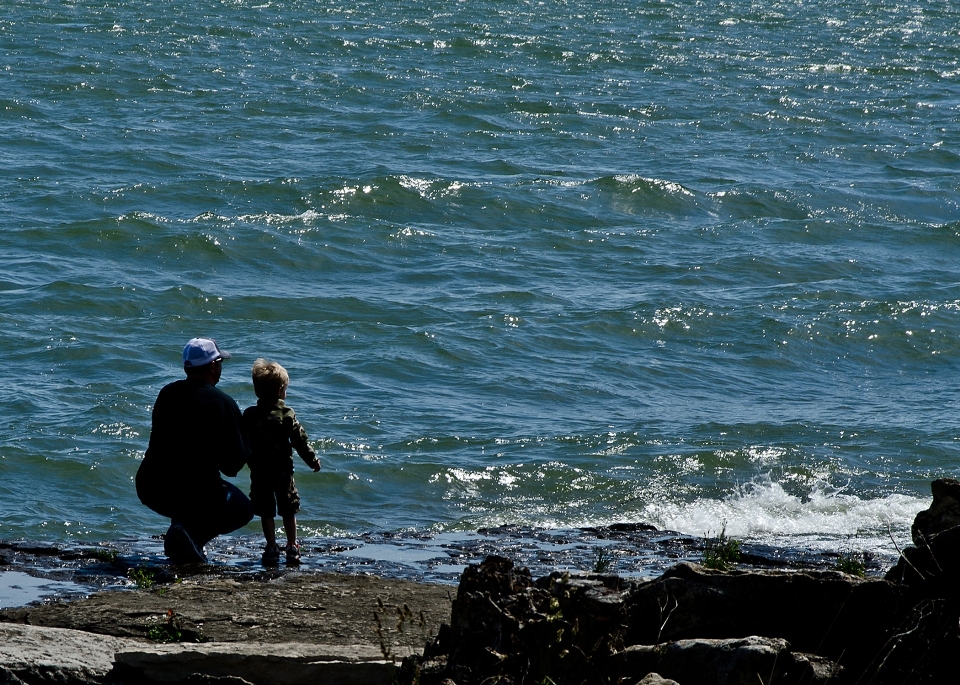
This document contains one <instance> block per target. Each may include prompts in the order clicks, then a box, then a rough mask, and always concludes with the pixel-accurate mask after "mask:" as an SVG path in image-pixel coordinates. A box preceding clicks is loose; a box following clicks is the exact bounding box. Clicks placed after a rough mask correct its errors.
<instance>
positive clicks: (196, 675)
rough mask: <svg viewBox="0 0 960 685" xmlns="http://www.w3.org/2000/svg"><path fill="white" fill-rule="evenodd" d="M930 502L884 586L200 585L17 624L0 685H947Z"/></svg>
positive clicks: (0, 634) (953, 627)
mask: <svg viewBox="0 0 960 685" xmlns="http://www.w3.org/2000/svg"><path fill="white" fill-rule="evenodd" d="M933 495H934V501H933V505H932V506H931V508H930V509H929V510H927V511H925V512H921V513H920V514H919V515H918V516H917V520H916V522H915V524H914V527H913V539H914V543H915V545H914V546H912V547H910V548H908V549H905V550H903V553H902V554H901V556H900V559H899V561H898V562H897V564H896V565H895V566H894V567H893V568H891V569H890V570H889V572H888V573H887V574H886V576H885V577H882V578H881V577H876V576H874V577H857V576H856V575H850V574H847V573H843V572H840V571H836V570H826V569H824V568H822V567H820V568H817V567H814V568H796V567H795V566H794V567H782V568H769V567H761V568H757V567H756V566H754V567H751V566H750V565H749V563H747V564H739V565H736V566H734V567H733V568H732V569H730V570H725V571H724V570H711V569H707V568H704V567H703V566H700V565H697V564H693V563H690V562H689V561H681V562H680V563H677V564H675V565H674V566H672V567H670V568H668V569H667V570H666V571H665V572H663V573H662V574H660V575H659V576H658V577H655V578H636V577H633V578H631V577H625V576H624V575H618V574H616V573H592V572H575V571H573V572H572V571H553V572H550V573H546V574H544V575H542V576H540V577H539V578H535V577H534V576H533V574H532V573H531V572H530V571H529V570H528V569H527V568H525V567H522V566H519V565H517V564H515V562H514V560H512V559H510V558H507V557H505V556H500V555H496V554H491V555H488V556H487V557H486V558H485V559H484V560H483V561H482V563H479V564H476V563H474V564H469V565H467V566H466V568H465V570H464V571H463V573H462V575H461V578H460V582H459V586H458V587H456V588H454V587H453V586H451V585H438V584H429V583H420V582H413V581H409V580H403V579H389V578H379V577H374V576H369V575H350V574H343V573H316V572H309V571H308V572H286V573H285V572H282V571H266V572H257V573H244V574H223V573H214V574H209V573H201V574H197V575H189V574H188V575H186V576H183V577H173V576H171V577H167V578H158V579H157V583H156V584H155V585H154V586H153V587H150V588H145V589H138V590H130V591H123V592H116V591H111V592H99V593H95V594H93V595H91V596H90V597H87V598H83V599H76V600H69V601H57V602H50V603H46V604H39V605H31V606H25V607H18V608H11V609H4V610H2V611H0V685H7V684H11V685H21V684H26V685H34V684H44V685H46V684H47V683H51V684H52V683H59V684H62V685H133V684H135V683H138V684H139V683H142V684H145V685H149V684H152V683H223V684H230V685H243V684H244V683H249V684H253V685H273V684H274V683H276V684H277V685H280V684H281V683H286V684H289V683H308V682H323V683H384V684H385V685H386V684H388V683H392V682H398V683H400V684H401V685H413V684H414V683H418V684H420V685H474V684H475V685H481V684H492V683H499V684H500V685H520V684H521V683H537V684H549V683H552V684H553V685H567V684H569V685H580V684H582V683H609V684H611V685H613V684H620V685H638V684H639V683H643V684H644V685H651V684H652V683H664V682H666V683H669V682H671V681H672V682H676V683H680V685H714V684H716V685H720V684H724V685H739V684H740V683H743V684H744V685H746V684H747V683H750V684H751V685H755V684H756V683H758V682H761V683H764V684H771V683H777V684H778V685H779V684H783V685H790V684H794V683H795V684H796V685H801V684H802V685H807V684H810V685H814V684H820V683H823V684H824V685H825V684H826V683H830V684H836V685H845V684H847V683H850V684H851V685H853V684H855V683H874V684H875V685H884V684H887V683H889V684H891V685H892V684H893V683H903V682H909V683H942V682H952V680H951V677H952V676H949V677H946V679H945V675H944V674H945V673H949V672H950V666H951V661H952V656H953V654H954V652H955V650H956V648H957V647H958V646H960V629H958V625H960V601H958V597H957V593H958V590H957V589H956V588H958V587H960V584H958V583H957V580H960V546H958V545H957V544H955V543H957V542H960V482H957V481H954V480H950V479H943V480H939V481H936V482H934V484H933ZM614 532H615V531H614ZM598 561H600V560H598ZM746 561H747V562H750V561H751V559H750V557H749V556H748V557H747V558H746Z"/></svg>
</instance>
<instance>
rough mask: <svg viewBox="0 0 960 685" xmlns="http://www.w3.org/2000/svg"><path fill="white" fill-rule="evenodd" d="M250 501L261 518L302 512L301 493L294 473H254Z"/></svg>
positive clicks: (254, 511) (255, 513) (251, 478)
mask: <svg viewBox="0 0 960 685" xmlns="http://www.w3.org/2000/svg"><path fill="white" fill-rule="evenodd" d="M250 501H251V502H252V503H253V513H254V515H256V516H259V517H261V518H273V517H274V516H276V515H277V514H280V516H291V515H292V514H296V513H297V512H298V511H300V493H298V492H297V486H296V484H295V483H294V482H293V474H292V473H268V474H257V473H252V474H251V476H250Z"/></svg>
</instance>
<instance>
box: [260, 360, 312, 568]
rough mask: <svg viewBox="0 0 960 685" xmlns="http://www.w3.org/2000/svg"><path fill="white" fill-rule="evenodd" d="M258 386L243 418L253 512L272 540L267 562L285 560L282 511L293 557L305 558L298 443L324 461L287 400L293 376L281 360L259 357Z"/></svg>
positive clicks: (307, 456) (306, 454)
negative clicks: (280, 541)
mask: <svg viewBox="0 0 960 685" xmlns="http://www.w3.org/2000/svg"><path fill="white" fill-rule="evenodd" d="M252 375H253V389H254V391H255V392H256V393H257V403H256V404H255V405H254V406H252V407H247V409H246V410H245V411H244V412H243V422H244V425H245V426H246V429H247V433H248V434H249V436H250V443H251V446H252V447H253V456H252V457H251V458H250V500H251V501H252V503H253V513H254V514H256V515H257V516H259V517H260V522H261V523H262V525H263V535H264V537H266V539H267V546H266V548H265V549H264V552H263V563H264V564H276V563H278V562H279V561H280V547H278V546H277V532H276V528H274V523H273V517H274V516H276V515H277V513H278V512H279V514H280V516H281V517H282V518H283V529H284V531H285V532H286V534H287V563H288V564H297V563H299V562H300V547H299V546H298V545H297V512H298V511H300V495H299V494H298V493H297V486H296V485H295V484H294V482H293V449H294V448H296V450H297V454H299V455H300V457H301V458H302V459H303V460H304V461H305V462H306V463H307V466H309V467H310V468H311V469H313V470H314V471H319V470H320V461H319V460H318V459H317V455H316V454H315V453H314V451H313V449H312V448H311V447H310V445H309V443H308V442H307V433H306V431H304V430H303V426H301V425H300V422H299V421H297V416H296V414H294V412H293V409H291V408H290V407H288V406H286V405H285V404H284V402H283V401H284V399H286V397H287V386H289V385H290V376H289V375H288V374H287V370H286V369H284V368H283V367H282V366H280V365H279V364H278V363H276V362H271V361H267V360H266V359H257V361H255V362H254V363H253V370H252Z"/></svg>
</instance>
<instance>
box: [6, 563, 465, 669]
mask: <svg viewBox="0 0 960 685" xmlns="http://www.w3.org/2000/svg"><path fill="white" fill-rule="evenodd" d="M453 593H454V590H453V588H450V587H448V586H445V585H427V584H422V583H413V582H408V581H400V580H388V579H383V578H376V577H373V576H349V575H341V574H302V575H285V576H283V577H282V578H277V579H272V578H269V577H267V578H263V579H256V580H247V581H245V582H238V581H237V580H235V579H231V578H221V577H199V578H195V579H189V580H185V581H183V582H182V583H172V584H169V585H163V586H155V587H153V588H151V589H150V590H125V591H110V592H100V593H97V594H95V595H92V596H90V597H88V598H86V599H80V600H75V601H70V602H57V603H52V604H44V605H39V606H27V607H19V608H16V609H5V610H2V611H0V622H14V623H29V624H31V625H38V626H50V627H59V628H73V629H76V630H83V631H87V632H92V633H99V634H102V635H113V636H118V637H130V638H138V639H143V640H146V639H148V635H149V634H150V632H151V630H153V633H154V635H156V634H157V632H158V629H163V628H164V627H165V626H166V625H168V624H169V623H171V622H173V623H176V625H177V626H178V629H179V630H180V632H181V634H182V638H183V639H186V640H194V641H195V640H196V639H198V638H202V639H205V640H210V641H214V642H245V641H252V642H263V643H268V642H273V643H283V642H304V643H314V644H325V645H338V644H340V645H366V646H369V647H371V648H374V649H377V650H380V648H381V646H383V647H384V648H385V649H386V650H388V652H396V651H400V650H409V649H417V650H420V649H422V648H423V646H424V644H425V643H426V642H428V641H429V640H431V639H432V637H433V636H435V635H436V633H437V630H438V629H439V626H440V624H441V623H442V622H444V621H447V620H448V619H449V616H450V607H451V602H452V599H453ZM169 612H172V616H171V615H170V613H169ZM404 653H406V652H404Z"/></svg>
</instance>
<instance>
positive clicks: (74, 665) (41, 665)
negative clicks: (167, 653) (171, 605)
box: [0, 624, 136, 685]
mask: <svg viewBox="0 0 960 685" xmlns="http://www.w3.org/2000/svg"><path fill="white" fill-rule="evenodd" d="M132 646H136V642H134V641H133V640H125V639H122V638H115V637H105V636H103V635H91V634H90V633H83V632H80V631H76V630H66V629H61V628H39V627H36V626H26V625H12V624H6V625H5V624H0V683H3V684H4V685H7V684H11V685H19V683H21V682H22V683H28V684H29V685H33V684H34V683H61V684H64V685H67V684H69V685H87V684H88V683H99V682H101V681H102V679H103V678H104V677H105V676H106V675H107V673H109V672H110V671H111V670H112V669H113V657H114V654H115V653H116V652H117V651H118V650H122V649H127V648H130V647H132Z"/></svg>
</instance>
